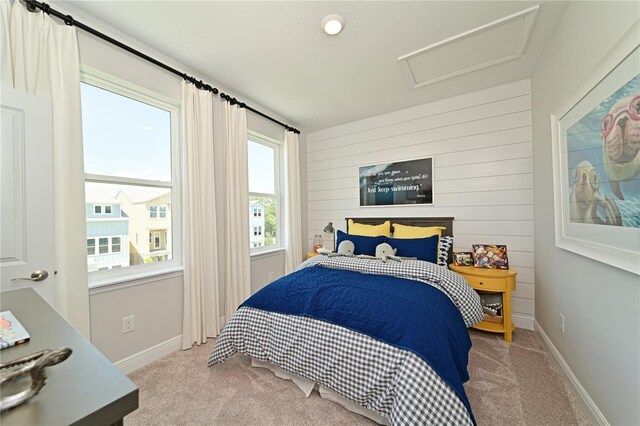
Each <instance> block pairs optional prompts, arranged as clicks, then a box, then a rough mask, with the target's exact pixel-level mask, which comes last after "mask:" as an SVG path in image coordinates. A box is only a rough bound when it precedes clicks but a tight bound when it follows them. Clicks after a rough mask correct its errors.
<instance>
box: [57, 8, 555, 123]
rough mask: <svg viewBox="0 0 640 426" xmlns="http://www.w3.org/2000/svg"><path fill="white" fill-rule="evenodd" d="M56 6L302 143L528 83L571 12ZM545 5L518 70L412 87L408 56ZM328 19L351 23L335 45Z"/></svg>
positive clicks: (510, 64)
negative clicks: (257, 110)
mask: <svg viewBox="0 0 640 426" xmlns="http://www.w3.org/2000/svg"><path fill="white" fill-rule="evenodd" d="M57 3H60V4H62V7H66V8H67V10H69V12H72V11H73V10H74V9H78V10H80V11H82V14H83V15H94V16H96V17H98V18H99V19H100V20H102V21H104V22H106V23H108V24H109V25H111V26H112V27H113V28H115V29H117V30H120V31H123V32H125V33H127V34H128V35H130V36H132V37H134V38H136V39H138V40H140V41H142V42H144V43H145V44H147V45H149V46H150V47H152V48H154V49H156V50H157V51H159V52H161V53H162V54H165V55H167V56H170V57H172V58H174V59H175V60H176V61H179V62H181V63H183V64H185V65H187V66H188V67H190V68H192V69H194V70H197V71H198V72H199V73H200V74H201V76H208V77H209V78H210V83H212V84H214V85H220V86H224V87H227V88H229V89H230V90H232V91H233V93H234V95H236V96H238V97H239V98H241V99H252V100H254V101H255V102H257V103H258V104H259V105H260V106H262V107H264V108H267V109H269V110H271V111H273V112H274V113H276V114H279V115H281V116H282V117H283V118H284V119H285V120H287V121H288V122H289V123H290V124H292V125H296V126H297V127H298V128H300V129H301V130H303V131H305V132H310V131H314V130H319V129H323V128H327V127H332V126H336V125H339V124H342V123H347V122H351V121H355V120H359V119H362V118H366V117H371V116H374V115H378V114H384V113H387V112H391V111H396V110H399V109H402V108H407V107H411V106H415V105H419V104H423V103H427V102H432V101H434V100H438V99H442V98H446V97H450V96H455V95H458V94H462V93H467V92H470V91H474V90H480V89H483V88H487V87H491V86H495V85H499V84H503V83H507V82H511V81H516V80H521V79H524V78H528V77H530V76H531V74H532V72H533V70H534V68H535V64H536V63H537V60H538V59H539V57H540V55H541V53H542V52H543V50H544V48H545V46H546V44H547V42H548V39H549V37H550V36H551V34H552V33H553V30H554V28H555V26H556V24H557V22H558V20H559V18H560V16H561V14H562V11H563V10H564V8H565V6H566V2H556V1H551V2H531V1H416V2H411V1H349V2H347V1H340V2H333V1H293V2H284V1H264V2H263V1H256V2H249V1H195V2H192V1H70V2H66V1H65V2H57ZM536 4H540V9H539V10H538V12H537V15H536V18H535V21H534V22H533V27H532V29H531V34H530V37H529V40H528V41H527V44H526V46H525V48H524V52H523V54H522V56H520V57H519V58H518V59H515V60H511V61H507V62H502V63H500V64H496V65H492V66H490V67H487V68H484V69H480V70H476V71H473V72H470V73H467V74H463V75H458V76H455V77H453V78H450V79H445V80H442V81H438V82H436V83H433V84H429V85H426V86H422V87H416V88H413V89H412V88H411V87H410V86H409V85H408V84H407V81H406V80H405V78H404V76H403V71H402V70H401V66H400V63H399V62H398V58H399V57H401V56H404V55H407V54H409V53H412V52H414V51H416V50H419V49H422V48H424V47H427V46H429V45H432V44H434V43H438V42H440V41H443V40H445V39H447V38H450V37H454V36H456V35H459V34H461V33H464V32H466V31H469V30H472V29H474V28H477V27H480V26H482V25H486V24H488V23H491V22H493V21H496V20H498V19H501V18H504V17H505V16H508V15H511V14H513V13H516V12H519V11H522V10H524V9H527V8H529V7H532V6H535V5H536ZM69 5H71V7H69ZM331 13H337V14H340V15H342V16H343V17H344V20H345V27H344V30H343V31H342V32H341V33H340V34H339V35H337V36H329V35H326V34H325V33H323V32H322V31H321V30H320V21H321V20H322V18H323V17H324V16H326V15H328V14H331ZM89 23H90V22H89ZM498 43H499V42H498ZM505 43H511V44H513V42H512V41H510V40H505ZM495 47H496V49H498V48H500V46H495ZM443 49H447V50H442V51H440V52H439V55H438V60H439V61H452V62H460V58H461V57H465V56H469V55H473V54H474V52H472V51H467V49H465V48H464V44H463V45H462V47H461V46H460V45H458V44H455V43H454V44H451V45H449V46H447V47H446V48H443ZM427 68H428V64H427Z"/></svg>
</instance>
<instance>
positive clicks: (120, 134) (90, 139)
mask: <svg viewBox="0 0 640 426" xmlns="http://www.w3.org/2000/svg"><path fill="white" fill-rule="evenodd" d="M81 95H82V132H83V139H84V169H85V173H90V174H99V175H109V176H119V177H132V178H138V179H150V180H160V181H171V114H170V113H169V112H168V111H165V110H163V109H160V108H157V107H154V106H151V105H147V104H145V103H142V102H139V101H136V100H133V99H130V98H127V97H125V96H121V95H118V94H115V93H112V92H109V91H107V90H104V89H100V88H97V87H95V86H91V85H89V84H86V83H82V85H81Z"/></svg>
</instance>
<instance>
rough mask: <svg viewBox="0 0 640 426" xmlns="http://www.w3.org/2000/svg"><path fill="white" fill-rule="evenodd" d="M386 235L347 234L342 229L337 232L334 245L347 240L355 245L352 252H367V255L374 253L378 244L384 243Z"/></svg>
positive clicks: (373, 254)
mask: <svg viewBox="0 0 640 426" xmlns="http://www.w3.org/2000/svg"><path fill="white" fill-rule="evenodd" d="M386 238H387V237H385V236H384V235H380V236H378V237H365V236H364V235H349V234H346V233H344V232H342V231H338V233H337V241H336V247H338V246H339V245H340V243H341V242H343V241H344V240H349V241H351V242H352V243H353V245H354V246H356V250H355V253H354V254H367V255H369V256H375V255H376V247H377V246H378V244H382V243H384V240H385V239H386Z"/></svg>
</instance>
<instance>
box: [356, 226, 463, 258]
mask: <svg viewBox="0 0 640 426" xmlns="http://www.w3.org/2000/svg"><path fill="white" fill-rule="evenodd" d="M349 219H352V220H353V221H354V222H357V223H363V224H365V225H380V224H381V223H384V222H386V221H387V220H389V221H391V225H392V226H391V232H393V224H394V223H399V224H400V225H408V226H423V227H427V226H443V227H444V228H446V229H445V230H444V231H442V236H443V237H450V236H453V218H452V217H347V218H345V221H346V222H347V234H348V233H349ZM451 263H453V247H451V250H449V257H448V259H447V265H449V264H451Z"/></svg>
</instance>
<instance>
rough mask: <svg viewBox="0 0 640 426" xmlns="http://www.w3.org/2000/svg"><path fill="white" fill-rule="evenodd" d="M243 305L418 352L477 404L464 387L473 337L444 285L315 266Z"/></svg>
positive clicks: (455, 388)
mask: <svg viewBox="0 0 640 426" xmlns="http://www.w3.org/2000/svg"><path fill="white" fill-rule="evenodd" d="M242 306H247V307H251V308H255V309H261V310H265V311H270V312H276V313H281V314H288V315H296V316H304V317H310V318H314V319H317V320H321V321H326V322H329V323H332V324H336V325H339V326H342V327H345V328H348V329H350V330H353V331H357V332H359V333H363V334H366V335H368V336H370V337H373V338H375V339H378V340H380V341H383V342H385V343H387V344H390V345H392V346H396V347H399V348H402V349H406V350H409V351H412V352H414V353H415V354H417V355H418V356H419V357H421V358H422V359H423V360H425V361H426V362H427V363H428V364H429V365H430V366H431V367H432V368H433V369H434V370H435V372H436V373H438V375H439V376H440V377H441V378H442V379H443V380H444V381H445V382H446V383H447V384H449V386H451V388H452V389H453V390H454V391H455V392H456V394H457V395H458V396H459V397H460V399H461V400H462V402H463V403H464V404H465V406H466V407H467V409H468V411H469V414H470V416H471V418H473V414H472V413H471V407H470V406H469V401H468V399H467V396H466V394H465V392H464V388H463V385H462V384H463V383H464V382H466V381H467V380H468V379H469V376H468V373H467V362H468V354H469V350H470V349H471V340H470V338H469V333H468V331H467V328H466V325H465V322H464V320H463V318H462V316H461V314H460V311H459V310H458V308H457V307H456V305H455V304H454V303H453V302H452V300H451V299H450V298H449V297H448V296H447V295H446V294H445V293H443V292H442V291H440V290H438V289H437V288H435V287H433V286H431V285H427V284H425V283H422V282H419V281H415V280H412V279H405V278H398V277H394V276H386V275H374V274H363V273H360V272H355V271H349V270H340V269H330V268H325V267H323V266H319V265H316V266H313V267H308V268H304V269H300V270H298V271H296V272H294V273H292V274H289V275H287V276H285V277H283V278H281V279H279V280H277V281H275V282H273V283H271V284H270V285H268V286H266V287H264V288H263V289H262V290H260V291H259V292H257V293H256V294H254V295H253V296H252V297H250V298H249V299H247V301H246V302H244V304H243V305H242Z"/></svg>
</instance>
